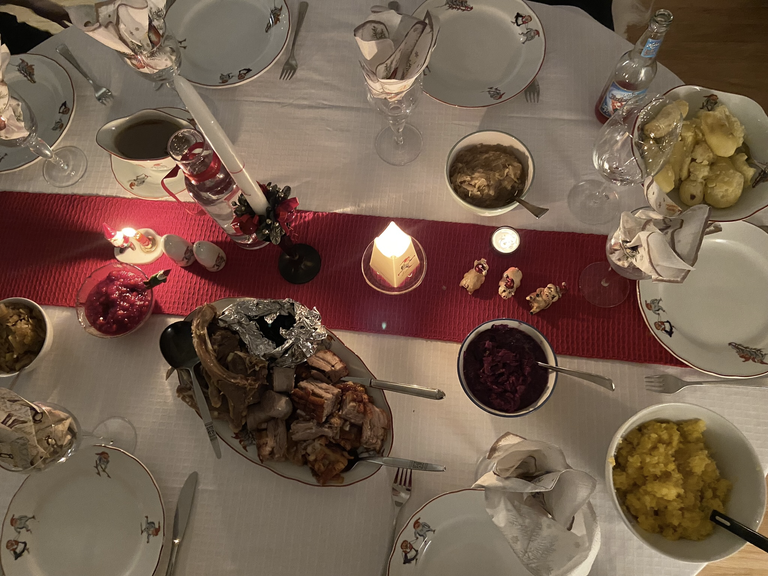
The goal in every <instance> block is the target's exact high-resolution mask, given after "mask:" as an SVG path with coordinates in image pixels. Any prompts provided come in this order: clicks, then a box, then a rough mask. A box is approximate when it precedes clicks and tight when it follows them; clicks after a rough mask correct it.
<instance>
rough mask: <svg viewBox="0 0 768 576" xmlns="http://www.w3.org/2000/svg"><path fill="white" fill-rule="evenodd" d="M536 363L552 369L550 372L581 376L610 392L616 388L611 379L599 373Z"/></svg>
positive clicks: (575, 376)
mask: <svg viewBox="0 0 768 576" xmlns="http://www.w3.org/2000/svg"><path fill="white" fill-rule="evenodd" d="M537 364H538V365H539V366H541V367H542V368H547V369H549V370H552V372H560V373H562V374H567V375H568V376H573V377H574V378H581V379H582V380H586V381H587V382H592V383H593V384H597V385H598V386H602V387H603V388H607V389H608V390H610V391H611V392H613V391H614V390H616V386H614V385H613V380H611V379H610V378H606V377H605V376H600V375H599V374H591V373H589V372H580V371H579V370H571V369H570V368H561V367H560V366H552V365H551V364H545V363H544V362H537Z"/></svg>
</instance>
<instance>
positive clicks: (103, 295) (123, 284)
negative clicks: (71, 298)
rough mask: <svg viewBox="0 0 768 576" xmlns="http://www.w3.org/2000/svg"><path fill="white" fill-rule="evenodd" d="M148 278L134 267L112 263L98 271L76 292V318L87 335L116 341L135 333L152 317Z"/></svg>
mask: <svg viewBox="0 0 768 576" xmlns="http://www.w3.org/2000/svg"><path fill="white" fill-rule="evenodd" d="M148 281H149V278H147V275H146V274H144V272H142V271H141V270H140V269H139V268H137V267H136V266H132V265H131V264H124V263H122V262H112V263H110V264H107V265H106V266H102V267H101V268H97V269H96V270H94V271H93V272H91V274H90V275H89V276H88V278H86V279H85V282H83V285H82V286H81V287H80V290H79V291H78V293H77V308H76V309H77V319H78V320H80V324H82V325H83V328H85V331H86V332H88V334H92V335H94V336H98V337H100V338H116V337H118V336H125V335H126V334H130V333H131V332H134V331H136V330H138V329H139V328H140V327H141V326H142V325H143V324H144V323H145V322H146V321H147V318H149V317H150V315H151V314H152V306H153V305H154V303H155V297H154V296H153V295H152V289H151V288H150V287H148V286H147V284H146V283H147V282H148Z"/></svg>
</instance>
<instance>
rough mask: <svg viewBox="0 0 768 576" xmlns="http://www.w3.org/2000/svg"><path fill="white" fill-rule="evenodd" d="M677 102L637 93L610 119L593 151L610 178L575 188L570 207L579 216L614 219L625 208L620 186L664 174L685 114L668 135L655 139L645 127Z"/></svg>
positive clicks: (584, 219)
mask: <svg viewBox="0 0 768 576" xmlns="http://www.w3.org/2000/svg"><path fill="white" fill-rule="evenodd" d="M673 102H674V101H673V100H672V99H671V98H669V97H667V96H663V95H662V96H654V95H650V94H643V95H640V96H636V97H635V98H633V99H631V100H629V101H628V102H627V103H626V104H625V105H624V106H623V107H622V108H621V109H619V110H617V111H616V113H614V115H613V116H611V118H610V119H609V120H608V121H607V122H606V123H605V125H604V126H603V127H602V128H601V129H600V132H599V133H598V135H597V139H596V140H595V145H594V148H593V151H592V162H593V164H594V166H595V168H596V169H597V171H598V173H599V174H600V175H601V176H602V177H603V178H604V180H586V181H584V182H579V183H578V184H576V185H575V186H574V187H573V188H571V191H570V192H569V193H568V208H569V209H570V210H571V213H572V214H573V215H574V216H576V218H578V219H579V220H581V221H582V222H585V223H587V224H602V223H605V222H609V221H610V220H612V219H613V218H614V217H615V216H616V215H617V214H618V211H619V198H618V195H617V194H616V190H615V186H618V187H627V186H631V185H635V184H640V183H641V182H643V180H645V178H647V177H648V176H655V175H656V174H658V173H659V171H660V170H661V169H662V167H663V166H664V164H665V163H666V162H667V160H668V159H669V156H670V154H671V153H672V149H673V147H674V145H675V143H676V142H677V141H678V139H679V138H680V130H681V128H682V123H683V116H682V114H681V113H680V114H677V117H674V116H671V117H670V120H669V130H668V131H667V132H665V133H664V134H663V135H655V137H651V136H649V135H648V134H646V131H645V130H644V128H645V125H646V123H647V122H649V121H650V120H652V119H654V118H656V117H657V115H658V114H659V113H660V112H661V110H662V109H664V108H665V107H666V106H668V105H670V104H672V103H673ZM678 112H679V109H678Z"/></svg>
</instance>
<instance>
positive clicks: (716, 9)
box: [8, 0, 768, 576]
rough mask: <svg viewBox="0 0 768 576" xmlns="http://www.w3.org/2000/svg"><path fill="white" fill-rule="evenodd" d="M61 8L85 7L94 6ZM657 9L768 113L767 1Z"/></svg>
mask: <svg viewBox="0 0 768 576" xmlns="http://www.w3.org/2000/svg"><path fill="white" fill-rule="evenodd" d="M60 2H61V3H62V4H81V3H87V2H89V0H60ZM383 3H384V2H381V4H383ZM655 7H656V8H666V9H667V10H670V11H671V12H672V14H673V15H674V22H673V24H672V27H671V29H670V31H669V32H668V33H667V36H666V38H665V39H664V44H663V45H662V47H661V50H660V52H659V62H660V63H661V64H663V65H664V66H666V67H667V68H669V69H670V70H672V71H673V72H674V73H675V74H677V75H678V76H679V77H680V78H682V79H683V81H684V82H685V83H686V84H698V85H700V86H705V87H707V88H714V89H717V90H723V91H725V92H735V93H737V94H744V95H745V96H749V97H750V98H752V99H753V100H755V101H756V102H758V103H759V104H760V105H761V106H762V107H763V108H764V109H765V110H768V1H767V0H665V1H664V2H659V1H657V2H656V3H655ZM8 8H9V10H8V11H14V12H15V13H17V14H22V13H24V16H25V17H24V19H25V20H26V21H29V22H34V23H35V25H37V26H38V27H40V28H44V29H48V30H49V31H51V32H56V31H58V30H60V28H59V27H58V26H56V25H55V24H51V23H50V22H47V21H45V20H42V19H39V18H36V17H35V16H34V15H33V14H31V13H30V12H29V11H24V10H23V9H14V8H13V7H8ZM20 19H21V18H20ZM644 29H645V27H644V26H643V27H642V28H632V29H630V31H629V39H630V41H632V42H634V41H636V40H637V38H638V37H639V36H640V34H642V32H643V30H644ZM617 56H618V55H617ZM761 532H763V533H764V534H766V535H768V519H767V518H763V526H762V527H761ZM766 575H768V555H766V553H765V552H762V551H761V550H758V549H757V548H755V547H754V546H752V545H751V544H747V545H746V547H745V548H744V549H743V550H742V551H741V552H739V553H738V554H736V555H735V556H732V557H731V558H728V559H726V560H722V561H720V562H715V563H713V564H710V565H709V566H707V567H706V568H704V570H703V571H702V572H701V576H766Z"/></svg>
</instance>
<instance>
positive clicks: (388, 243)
mask: <svg viewBox="0 0 768 576" xmlns="http://www.w3.org/2000/svg"><path fill="white" fill-rule="evenodd" d="M419 264H420V263H419V258H418V256H416V250H415V249H414V247H413V240H412V239H411V237H410V236H408V234H406V233H405V232H403V231H402V230H400V228H398V227H397V224H395V223H394V222H390V224H389V226H388V227H387V229H386V230H385V231H384V233H383V234H382V235H381V236H379V237H377V238H376V239H375V240H374V241H373V253H372V254H371V268H373V270H374V271H376V272H377V273H378V274H379V275H381V276H382V277H383V278H384V280H386V281H387V282H388V283H389V284H390V285H391V286H394V287H395V288H397V287H398V286H400V285H401V284H402V283H403V282H405V280H406V278H408V276H409V275H410V274H411V273H412V272H413V271H414V270H416V268H418V267H419Z"/></svg>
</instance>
